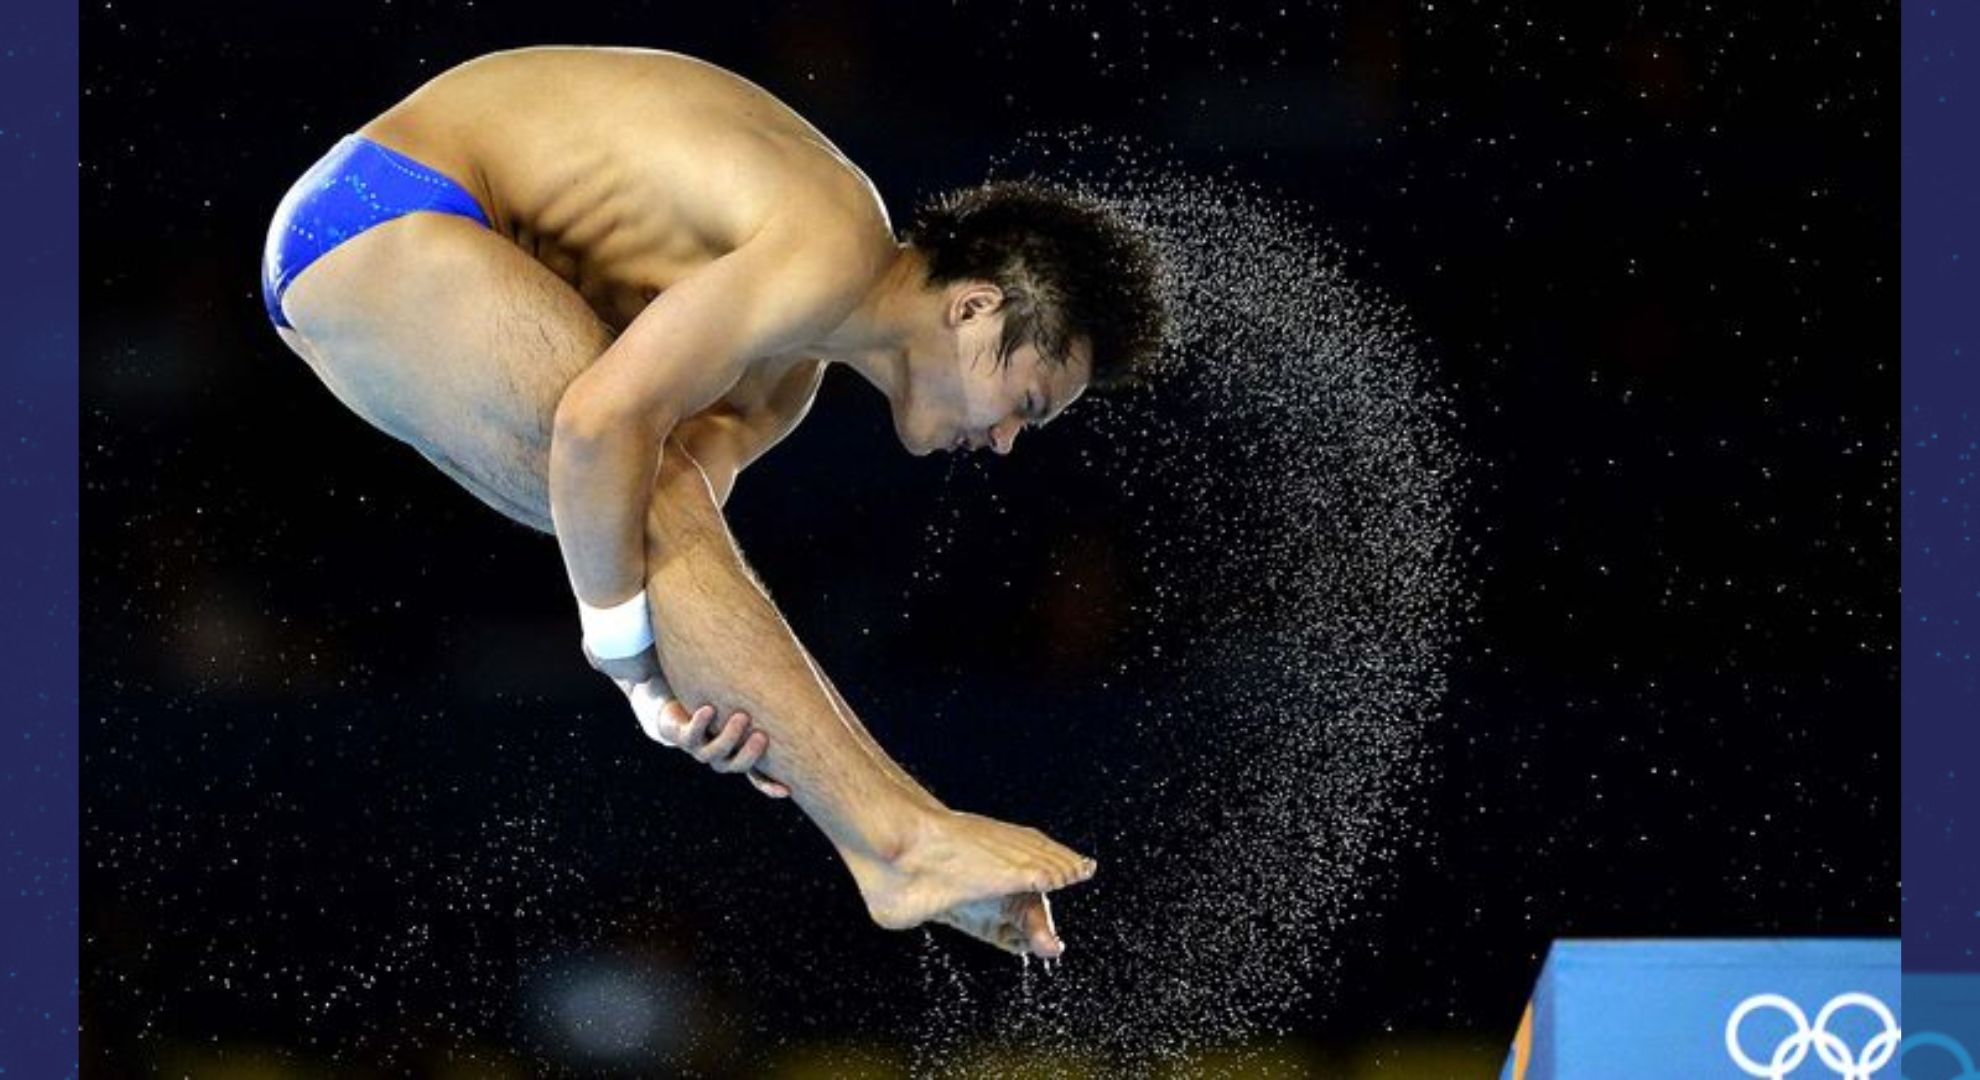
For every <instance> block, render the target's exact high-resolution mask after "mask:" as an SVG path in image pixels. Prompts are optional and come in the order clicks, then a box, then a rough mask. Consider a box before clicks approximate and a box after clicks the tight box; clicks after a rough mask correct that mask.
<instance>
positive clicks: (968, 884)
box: [840, 810, 1095, 955]
mask: <svg viewBox="0 0 1980 1080" xmlns="http://www.w3.org/2000/svg"><path fill="white" fill-rule="evenodd" d="M840 854H841V855H842V856H844V857H845V858H846V865H847V866H848V867H849V868H850V869H851V870H852V872H853V878H854V880H856V881H857V882H858V883H859V891H860V895H861V896H863V897H864V898H865V899H866V909H867V912H868V913H869V914H871V915H872V916H873V921H874V922H876V923H879V924H880V925H881V926H884V927H886V928H888V929H890V930H905V929H907V928H908V927H911V926H919V925H921V924H922V923H925V922H928V921H929V920H931V919H936V918H937V917H938V916H943V915H947V916H948V918H945V919H943V920H942V921H944V922H947V923H948V924H949V925H951V926H955V927H956V928H957V929H960V930H962V931H964V932H965V933H969V934H971V935H972V936H975V937H980V938H982V939H983V940H985V941H989V942H991V943H992V944H1001V940H1000V939H1001V938H1002V937H1004V936H1008V935H1009V934H1015V935H1016V936H1017V938H1018V939H1019V940H1021V941H1024V942H1032V941H1036V942H1037V943H1039V945H1040V946H1042V947H1041V948H1039V949H1038V950H1037V951H1039V952H1040V953H1041V954H1046V955H1057V948H1058V938H1057V935H1056V934H1053V933H1052V929H1051V913H1050V911H1049V910H1048V909H1046V908H1045V906H1044V904H1043V902H1042V901H1043V898H1042V897H1040V896H1038V894H1040V893H1045V892H1050V891H1051V890H1053V889H1063V888H1065V887H1066V886H1068V885H1077V884H1079V883H1080V882H1082V881H1085V880H1086V879H1087V878H1090V877H1092V876H1093V871H1094V869H1095V864H1094V862H1093V860H1092V859H1089V858H1086V857H1084V856H1082V855H1080V854H1079V853H1078V852H1076V851H1073V850H1072V849H1071V848H1069V847H1066V846H1065V845H1064V844H1061V843H1059V842H1057V841H1055V840H1053V839H1052V838H1051V837H1049V836H1046V835H1045V834H1044V833H1042V832H1039V831H1038V830H1037V829H1032V828H1026V827H1024V826H1022V825H1010V824H1006V823H1005V822H1001V821H997V820H995V819H992V818H987V817H983V816H981V815H978V814H964V813H957V812H955V811H952V810H938V811H935V812H933V813H932V814H929V815H928V816H926V817H925V818H922V819H921V820H920V821H919V822H918V823H917V825H916V827H915V828H914V829H913V830H912V832H911V834H910V835H909V837H908V839H907V840H906V842H905V843H904V844H903V846H902V848H901V851H900V853H899V855H898V856H897V857H895V858H894V859H892V860H890V861H882V860H878V859H874V858H871V857H865V856H859V855H856V854H853V853H850V852H847V851H843V850H842V851H841V852H840ZM1034 901H1036V902H1034ZM1007 908H1008V910H1007ZM972 927H974V928H977V929H972ZM1048 950H1049V952H1048Z"/></svg>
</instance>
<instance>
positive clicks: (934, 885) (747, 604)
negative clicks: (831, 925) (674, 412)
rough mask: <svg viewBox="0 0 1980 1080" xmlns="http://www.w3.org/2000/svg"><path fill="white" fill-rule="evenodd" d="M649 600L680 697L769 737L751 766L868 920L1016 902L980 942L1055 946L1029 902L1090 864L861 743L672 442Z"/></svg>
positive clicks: (892, 923)
mask: <svg viewBox="0 0 1980 1080" xmlns="http://www.w3.org/2000/svg"><path fill="white" fill-rule="evenodd" d="M647 595H648V596H649V597H651V598H652V603H653V607H654V610H653V623H654V632H655V636H656V638H657V643H656V644H657V647H658V649H659V653H660V661H661V666H662V667H663V668H664V669H665V671H666V673H667V680H668V682H669V684H670V685H671V686H672V687H673V689H674V692H675V693H676V694H677V695H679V696H680V697H681V698H682V699H683V700H685V701H709V702H719V703H721V705H722V707H723V708H724V709H729V708H734V709H739V710H742V711H745V712H747V713H749V715H750V718H751V722H752V725H753V727H754V728H756V729H757V730H760V731H763V732H764V733H765V734H766V735H767V737H768V739H769V750H768V751H767V752H766V753H765V755H764V757H763V759H762V760H761V762H759V764H758V768H759V769H760V770H761V771H762V772H764V773H765V774H766V775H768V776H771V777H774V778H775V779H776V780H777V781H779V782H780V783H783V784H784V785H786V786H787V787H789V788H790V789H791V797H792V801H794V802H796V803H797V805H798V807H799V808H800V809H802V810H803V811H804V813H805V814H806V815H807V816H809V817H810V818H811V819H812V821H813V822H814V823H816V824H817V825H818V827H819V829H820V830H822V831H823V832H824V833H825V835H826V837H827V838H828V839H829V840H830V841H831V842H832V845H833V846H834V848H836V849H837V850H838V852H839V855H840V857H841V858H842V859H843V860H844V861H845V863H846V866H847V868H848V869H849V870H850V871H851V872H852V874H853V877H854V879H855V881H856V882H857V883H858V885H859V888H860V892H861V895H862V896H863V897H864V898H865V900H866V903H867V909H868V911H869V913H870V914H871V915H872V917H873V918H874V920H875V921H876V922H878V923H879V924H880V925H882V926H888V927H906V926H914V925H918V924H919V923H922V922H925V921H928V920H930V919H936V918H940V917H943V916H945V915H950V914H951V913H953V912H956V911H959V910H976V909H978V908H980V907H981V905H982V904H983V903H984V902H985V901H994V902H996V903H998V904H1002V903H1004V901H1005V898H1007V897H1011V896H1013V895H1017V896H1019V897H1020V899H1019V900H1017V901H1015V902H1012V903H1011V904H1010V905H1009V906H1010V907H1011V908H1012V910H1011V911H1010V912H1009V913H1008V915H1007V917H1006V918H1005V920H1004V923H1005V925H1003V926H1001V927H998V926H992V927H988V928H986V929H984V931H983V932H982V933H978V936H990V937H991V939H992V940H994V941H997V943H999V944H1004V945H1005V946H1006V947H1011V946H1012V945H1013V944H1016V945H1018V946H1022V945H1024V944H1025V943H1026V942H1027V939H1032V940H1035V941H1040V942H1042V941H1044V939H1046V938H1049V936H1050V934H1049V930H1048V929H1047V930H1044V931H1043V932H1042V933H1032V932H1031V931H1032V930H1033V929H1034V928H1037V927H1039V926H1040V925H1041V920H1042V917H1043V915H1044V911H1043V901H1042V898H1038V897H1036V896H1031V895H1030V894H1036V893H1039V892H1042V891H1047V890H1051V889H1057V888H1063V887H1065V886H1067V885H1070V884H1074V883H1076V882H1078V881H1082V880H1085V879H1086V878H1087V877H1088V876H1090V875H1091V873H1092V870H1093V865H1092V861H1091V860H1089V859H1085V858H1082V857H1081V856H1079V855H1078V854H1077V853H1075V852H1073V851H1071V850H1070V849H1068V848H1066V847H1065V846H1063V845H1061V844H1058V843H1056V842H1054V841H1053V840H1051V839H1050V838H1049V837H1046V836H1045V835H1044V834H1043V833H1040V832H1038V831H1037V830H1036V829H1029V828H1024V827H1022V826H1016V825H1009V824H1006V823H1003V822H999V821H994V820H992V819H989V818H984V817H980V816H977V815H974V814H962V813H956V812H954V811H951V810H948V809H946V808H944V807H942V806H941V804H940V803H939V802H937V801H936V800H935V799H934V797H933V796H931V795H929V794H928V793H927V792H926V791H925V790H923V789H922V788H921V787H920V786H919V785H917V784H915V783H914V782H913V781H912V780H911V779H909V778H908V777H907V776H906V774H905V773H904V772H902V771H901V770H900V769H899V767H898V766H897V765H895V764H894V763H893V762H892V761H891V760H889V759H888V758H887V756H886V754H885V753H884V752H882V751H881V750H880V748H879V746H878V745H877V744H875V743H873V742H871V740H870V737H868V738H862V737H861V736H862V735H863V734H864V731H863V729H858V727H857V722H856V721H855V720H852V719H850V718H849V717H848V716H847V715H844V714H842V713H841V711H840V708H841V703H839V702H838V701H835V695H834V694H833V693H832V692H831V691H830V690H829V689H828V688H827V687H826V685H825V683H824V681H823V680H822V679H821V678H820V677H819V673H818V672H816V671H815V670H814V669H813V667H812V665H811V661H810V658H809V657H808V656H807V655H806V654H805V652H804V650H803V648H802V646H800V645H799V643H798V641H797V639H796V637H795V636H794V635H793V634H792V633H791V630H790V627H789V626H788V625H787V624H786V623H785V622H784V619H783V617H782V616H781V615H780V614H779V613H778V612H777V610H776V608H775V606H774V605H772V604H771V602H770V598H769V597H768V596H767V595H765V594H764V592H763V590H762V589H761V588H760V587H758V586H757V584H756V582H755V581H754V580H753V579H752V578H751V577H750V575H749V573H748V570H747V568H746V567H745V566H744V564H743V561H742V556H741V554H740V553H739V552H738V551H737V549H736V546H735V542H734V540H733V539H732V538H731V537H730V535H729V531H728V526H727V524H726V522H724V520H723V518H722V515H721V511H720V508H719V507H718V506H717V505H716V503H715V499H714V495H713V493H712V492H711V491H710V490H709V487H708V483H707V479H706V478H705V477H704V476H703V475H702V473H701V470H700V468H699V467H698V466H697V465H696V464H695V462H694V460H693V459H692V458H691V457H689V456H688V455H687V453H686V451H685V450H684V449H683V448H682V447H681V445H680V443H679V442H678V441H674V440H670V441H669V442H668V444H667V447H666V450H665V452H664V453H663V455H662V463H661V468H660V476H659V479H658V482H657V484H656V488H655V491H654V498H653V502H652V505H651V507H650V509H649V511H648V514H647ZM1026 896H1029V897H1030V898H1029V899H1024V897H1026ZM943 921H950V922H954V921H955V919H954V917H953V916H952V917H951V918H945V919H943ZM972 932H976V931H972ZM1011 934H1015V936H1016V939H1017V940H1016V941H1015V942H1011V941H1008V940H1005V939H1006V937H1007V936H1008V935H1011ZM1050 946H1051V947H1045V948H1038V949H1037V950H1036V951H1040V952H1052V951H1056V942H1055V941H1054V942H1050Z"/></svg>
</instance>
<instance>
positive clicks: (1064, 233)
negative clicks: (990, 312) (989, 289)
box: [904, 180, 1167, 390]
mask: <svg viewBox="0 0 1980 1080" xmlns="http://www.w3.org/2000/svg"><path fill="white" fill-rule="evenodd" d="M904 239H906V241H907V242H908V243H909V244H911V245H913V246H914V248H915V249H916V250H917V251H919V252H921V253H922V255H923V256H924V257H925V258H926V259H927V260H928V281H929V284H931V285H946V284H949V283H950V282H954V281H963V280H977V281H988V282H991V283H993V284H995V285H996V286H997V287H998V288H999V289H1002V290H1003V293H1004V303H1003V309H1002V310H1003V312H1004V335H1003V340H1002V342H1001V343H1000V347H999V349H998V354H997V355H998V359H999V360H1001V361H1003V362H1005V363H1009V362H1010V356H1011V353H1012V352H1013V351H1015V350H1016V349H1018V348H1019V347H1020V346H1022V345H1024V344H1025V343H1027V342H1030V343H1032V344H1035V345H1037V346H1038V349H1039V351H1040V352H1042V353H1044V354H1045V356H1047V357H1048V358H1051V359H1053V360H1056V361H1058V362H1060V363H1064V362H1065V361H1066V358H1067V356H1068V355H1069V350H1070V348H1071V346H1072V342H1073V340H1074V339H1075V338H1079V337H1084V338H1086V339H1087V340H1088V342H1089V343H1090V344H1091V345H1092V348H1093V376H1092V380H1091V384H1090V385H1091V386H1092V388H1093V389H1095V390H1103V389H1107V388H1109V387H1115V386H1122V385H1128V384H1135V383H1142V382H1146V381H1147V379H1148V376H1149V373H1150V371H1151V370H1152V368H1153V366H1154V363H1155V358H1156V355H1157V353H1158V351H1159V350H1160V349H1161V346H1162V339H1163V335H1164V333H1165V330H1166V324H1167V315H1166V313H1165V312H1164V311H1163V308H1162V300H1161V296H1160V291H1159V288H1158V281H1159V278H1160V273H1161V265H1160V261H1159V260H1158V258H1157V256H1156V254H1155V249H1154V247H1153V246H1152V245H1151V244H1150V243H1149V242H1148V239H1147V237H1146V236H1144V235H1143V234H1142V232H1141V231H1140V230H1139V229H1138V228H1136V227H1135V226H1134V225H1133V224H1132V223H1130V222H1129V221H1128V220H1127V219H1126V218H1124V217H1122V216H1121V215H1120V213H1119V212H1117V211H1115V210H1113V209H1111V208H1109V207H1107V206H1105V205H1103V204H1101V203H1099V202H1096V201H1094V200H1092V199H1090V198H1087V197H1086V196H1083V195H1080V194H1078V193H1076V192H1072V191H1067V190H1064V189H1061V188H1055V187H1051V186H1048V185H1045V184H1040V183H1035V182H1032V181H1022V180H1002V181H996V182H993V183H988V184H984V185H982V186H980V187H974V188H966V189H963V190H961V191H952V192H949V193H948V194H946V195H942V196H938V197H937V198H935V199H932V200H930V201H929V202H927V203H925V204H924V205H923V206H922V207H921V209H920V210H919V211H917V212H916V214H915V216H914V220H913V223H912V224H911V225H910V226H909V227H908V230H907V233H906V236H905V237H904Z"/></svg>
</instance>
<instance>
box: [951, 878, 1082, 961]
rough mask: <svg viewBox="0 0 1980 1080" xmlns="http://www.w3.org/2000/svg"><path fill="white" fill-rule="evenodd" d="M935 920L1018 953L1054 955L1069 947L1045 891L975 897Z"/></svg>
mask: <svg viewBox="0 0 1980 1080" xmlns="http://www.w3.org/2000/svg"><path fill="white" fill-rule="evenodd" d="M933 921H934V922H938V923H941V924H943V925H944V926H953V927H955V928H956V929H958V930H960V931H962V932H963V933H965V934H968V935H969V936H970V937H973V938H975V939H977V940H978V941H987V942H989V943H990V944H992V945H995V946H996V947H998V948H1000V949H1002V950H1004V951H1005V952H1009V953H1016V954H1017V955H1019V956H1042V957H1045V958H1047V959H1053V958H1056V957H1058V956H1060V955H1062V954H1064V953H1065V951H1066V945H1065V942H1062V941H1060V940H1059V929H1058V927H1056V926H1054V925H1053V924H1052V901H1051V900H1050V899H1049V898H1047V897H1046V895H1045V894H1044V893H1012V894H1011V895H1009V896H1004V897H998V898H995V899H991V900H972V901H970V902H969V903H967V904H962V905H959V906H957V907H953V908H950V909H949V910H947V911H944V912H942V913H941V914H939V915H937V916H935V918H934V920H933Z"/></svg>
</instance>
